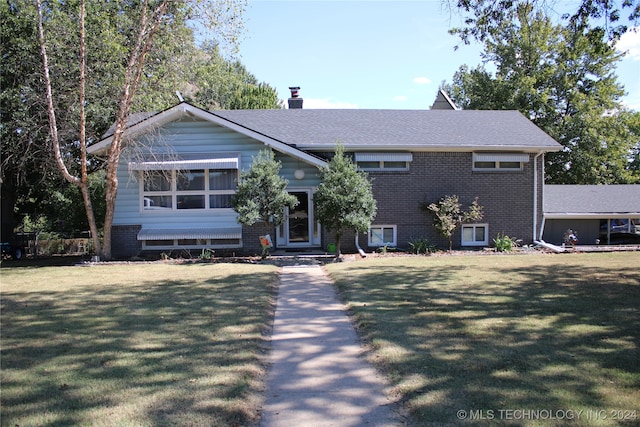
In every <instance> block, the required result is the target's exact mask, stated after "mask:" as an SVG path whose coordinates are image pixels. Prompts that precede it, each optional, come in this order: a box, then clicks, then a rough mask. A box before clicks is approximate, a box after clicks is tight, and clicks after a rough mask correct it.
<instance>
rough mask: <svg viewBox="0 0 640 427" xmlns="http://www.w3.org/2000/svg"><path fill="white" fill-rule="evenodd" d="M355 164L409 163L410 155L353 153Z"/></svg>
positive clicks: (411, 156)
mask: <svg viewBox="0 0 640 427" xmlns="http://www.w3.org/2000/svg"><path fill="white" fill-rule="evenodd" d="M355 156H356V162H380V161H383V162H410V161H412V160H413V155H412V154H411V153H355Z"/></svg>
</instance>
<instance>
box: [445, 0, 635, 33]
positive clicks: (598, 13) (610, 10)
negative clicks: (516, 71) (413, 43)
mask: <svg viewBox="0 0 640 427" xmlns="http://www.w3.org/2000/svg"><path fill="white" fill-rule="evenodd" d="M444 3H445V5H448V6H449V8H450V9H451V10H453V9H454V8H455V9H457V11H458V12H459V13H460V14H461V15H462V16H463V17H464V26H463V27H460V28H455V29H453V30H452V32H453V33H455V34H457V35H458V36H459V37H460V39H461V40H462V41H463V42H464V43H466V44H469V43H470V42H471V40H472V39H475V40H479V41H484V40H485V39H486V37H487V35H488V34H489V33H490V32H491V30H492V29H493V28H495V27H497V26H500V25H501V24H502V23H504V22H505V21H508V20H509V19H511V18H512V17H513V13H514V11H516V10H518V9H520V8H522V7H527V8H532V9H534V10H535V11H539V12H542V13H544V14H545V15H550V14H552V13H554V14H558V15H560V17H561V18H563V19H565V20H567V21H568V22H569V23H570V24H571V26H572V27H574V28H577V29H578V30H579V31H583V30H585V29H587V28H593V29H594V30H596V31H598V32H601V33H603V34H606V36H607V38H608V39H610V40H615V39H618V38H619V37H620V36H621V35H622V34H624V33H625V32H626V31H627V30H629V28H630V27H633V26H635V25H637V23H638V21H639V20H640V1H639V0H623V1H621V2H616V1H610V0H580V1H578V2H576V3H571V4H564V3H562V2H559V3H554V2H549V1H546V0H446V1H445V2H444ZM558 7H565V8H566V10H561V11H558V10H557V8H558Z"/></svg>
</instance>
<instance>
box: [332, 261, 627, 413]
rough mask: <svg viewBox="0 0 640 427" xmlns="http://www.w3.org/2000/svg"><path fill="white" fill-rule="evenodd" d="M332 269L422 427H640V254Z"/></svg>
mask: <svg viewBox="0 0 640 427" xmlns="http://www.w3.org/2000/svg"><path fill="white" fill-rule="evenodd" d="M327 270H328V271H329V273H330V274H331V276H332V277H333V278H334V280H335V281H336V282H337V286H338V288H339V290H340V292H341V294H342V296H343V298H344V300H345V301H346V302H347V303H348V305H349V307H350V309H351V310H352V312H353V315H354V320H355V322H356V325H357V328H358V330H359V332H360V334H361V336H362V337H363V338H364V340H365V342H367V343H368V344H369V346H370V347H371V351H370V353H369V357H370V360H371V361H372V362H373V363H375V364H376V365H377V366H378V367H380V368H381V369H382V370H383V371H384V372H386V373H387V375H388V377H389V378H390V380H391V382H392V386H393V390H394V391H395V393H397V396H398V398H399V400H400V401H401V402H402V403H403V404H404V406H405V407H406V408H407V409H408V410H409V411H410V412H411V413H412V414H413V421H412V422H413V423H414V425H420V426H431V425H438V426H440V425H458V424H462V423H467V424H472V425H477V424H507V425H509V424H511V425H580V426H583V425H640V254H639V253H637V252H631V253H607V254H559V255H486V256H483V255H478V256H431V257H377V258H370V259H369V258H367V259H366V260H363V261H359V262H350V263H339V264H333V265H328V266H327Z"/></svg>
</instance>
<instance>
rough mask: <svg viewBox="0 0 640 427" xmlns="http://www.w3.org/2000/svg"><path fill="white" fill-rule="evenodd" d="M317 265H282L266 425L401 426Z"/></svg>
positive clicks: (264, 417)
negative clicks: (363, 357)
mask: <svg viewBox="0 0 640 427" xmlns="http://www.w3.org/2000/svg"><path fill="white" fill-rule="evenodd" d="M362 353H363V349H362V347H361V346H360V344H359V342H358V338H357V336H356V333H355V331H354V329H353V326H352V325H351V322H350V321H349V318H348V317H347V314H346V311H345V307H344V305H342V304H341V303H340V302H339V301H338V299H337V297H336V294H335V291H334V289H333V286H332V284H331V281H330V279H329V278H328V277H326V276H325V274H324V272H323V270H322V268H321V267H319V266H317V265H316V266H295V267H283V269H282V276H281V279H280V290H279V295H278V302H277V307H276V314H275V321H274V328H273V336H272V348H271V356H270V362H271V366H270V370H269V375H268V379H267V398H266V402H265V405H264V407H263V413H262V420H261V423H260V426H261V427H294V426H295V427H307V426H308V427H323V426H334V427H350V426H399V425H401V424H402V423H401V422H400V421H399V417H398V416H397V415H396V414H395V413H394V412H393V410H392V406H393V403H392V402H391V401H389V400H388V398H387V397H386V396H385V394H384V387H385V385H384V381H383V380H382V379H381V378H380V377H379V375H378V374H377V372H376V371H375V370H374V369H373V368H372V367H371V366H369V365H368V364H367V363H366V362H365V361H364V360H363V359H362Z"/></svg>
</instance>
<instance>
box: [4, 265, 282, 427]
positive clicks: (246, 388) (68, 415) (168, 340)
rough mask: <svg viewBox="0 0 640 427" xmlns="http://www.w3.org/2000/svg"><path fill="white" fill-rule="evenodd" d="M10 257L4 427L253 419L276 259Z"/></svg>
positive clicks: (218, 423) (257, 406)
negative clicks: (85, 261) (68, 261)
mask: <svg viewBox="0 0 640 427" xmlns="http://www.w3.org/2000/svg"><path fill="white" fill-rule="evenodd" d="M14 265H19V264H11V263H7V264H6V265H4V264H3V266H2V267H3V268H2V270H1V272H0V274H1V285H0V290H1V297H2V300H1V303H2V305H1V310H2V312H1V321H2V330H1V366H0V367H1V373H0V380H1V384H2V394H1V407H0V411H1V413H2V416H1V424H2V425H3V426H5V425H6V426H17V425H20V426H41V425H50V426H53V425H56V426H62V425H85V426H158V425H176V426H177V425H192V426H195V425H201V426H205V425H206V426H232V425H251V424H253V423H255V422H256V421H257V420H258V417H259V410H260V406H261V404H262V399H263V390H262V387H263V386H264V382H263V381H264V379H265V378H264V374H265V372H264V369H265V367H264V350H265V345H264V339H265V337H264V333H265V332H267V330H268V328H269V325H270V322H271V320H272V315H273V309H274V290H275V285H276V282H277V277H278V276H277V268H276V267H273V266H267V265H250V264H223V263H219V264H218V263H216V264H209V263H193V264H171V263H150V264H143V263H140V264H113V265H98V266H58V267H33V266H32V267H18V266H14ZM267 338H268V337H267Z"/></svg>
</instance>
